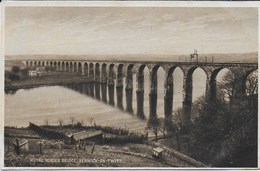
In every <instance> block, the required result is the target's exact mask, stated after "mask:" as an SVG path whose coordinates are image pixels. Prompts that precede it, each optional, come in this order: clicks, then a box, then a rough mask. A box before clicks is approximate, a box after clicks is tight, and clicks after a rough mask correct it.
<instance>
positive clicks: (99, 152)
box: [4, 126, 178, 167]
mask: <svg viewBox="0 0 260 171" xmlns="http://www.w3.org/2000/svg"><path fill="white" fill-rule="evenodd" d="M57 128H59V129H62V127H59V126H57ZM65 129H66V128H65ZM14 137H17V138H26V139H27V140H28V144H29V152H28V153H27V154H21V155H17V154H16V153H15V151H14V147H13V142H14V140H15V138H14ZM40 142H41V150H40V146H39V143H40ZM93 149H94V150H93ZM92 150H93V152H92ZM4 153H5V161H4V163H5V166H6V167H19V166H21V167H169V166H175V164H176V166H177V165H178V164H177V163H172V164H171V165H169V164H166V163H164V162H161V161H159V160H155V159H154V158H153V157H152V150H151V147H150V146H148V145H147V144H132V143H128V144H120V145H119V144H117V145H114V144H96V145H95V146H94V147H93V145H91V144H89V145H87V146H86V148H85V149H78V148H77V147H76V145H67V144H65V143H64V142H62V141H59V140H53V139H48V138H45V137H41V136H39V135H38V134H37V133H35V132H34V131H32V130H30V129H29V128H11V127H9V128H8V127H6V128H5V149H4Z"/></svg>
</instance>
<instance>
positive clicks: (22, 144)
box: [13, 138, 29, 155]
mask: <svg viewBox="0 0 260 171" xmlns="http://www.w3.org/2000/svg"><path fill="white" fill-rule="evenodd" d="M13 145H14V150H15V152H16V154H17V155H20V154H26V153H28V152H29V144H28V140H27V139H19V138H16V139H15V141H14V143H13Z"/></svg>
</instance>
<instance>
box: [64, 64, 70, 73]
mask: <svg viewBox="0 0 260 171" xmlns="http://www.w3.org/2000/svg"><path fill="white" fill-rule="evenodd" d="M65 66H66V71H67V72H69V71H70V66H69V62H65Z"/></svg>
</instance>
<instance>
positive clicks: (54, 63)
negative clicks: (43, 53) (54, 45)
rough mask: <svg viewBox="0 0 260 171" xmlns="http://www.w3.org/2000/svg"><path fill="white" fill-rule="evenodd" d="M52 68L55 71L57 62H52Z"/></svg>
mask: <svg viewBox="0 0 260 171" xmlns="http://www.w3.org/2000/svg"><path fill="white" fill-rule="evenodd" d="M53 67H54V69H55V70H56V69H57V62H56V61H54V62H53Z"/></svg>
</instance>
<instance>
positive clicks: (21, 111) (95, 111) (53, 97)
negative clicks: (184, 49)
mask: <svg viewBox="0 0 260 171" xmlns="http://www.w3.org/2000/svg"><path fill="white" fill-rule="evenodd" d="M222 75H223V74H222ZM144 76H145V85H144V86H145V98H144V112H145V117H146V119H147V118H148V117H149V95H148V93H149V71H148V69H145V70H144ZM173 77H174V99H173V108H174V109H177V108H178V107H181V104H182V86H183V83H182V79H183V74H182V71H181V70H180V69H179V68H177V69H176V70H175V71H174V73H173ZM133 84H134V89H133V92H134V93H133V109H134V114H129V113H127V112H125V111H122V110H120V109H118V108H117V107H113V106H109V105H107V104H104V103H103V102H101V101H98V100H96V99H93V98H92V97H90V96H88V95H86V94H83V93H79V92H77V91H74V90H72V89H70V88H68V87H62V86H48V87H38V88H32V89H19V90H18V91H16V92H15V93H14V94H5V126H16V127H26V126H28V124H29V122H33V123H36V124H45V123H46V122H48V124H58V123H59V121H62V123H63V124H68V123H71V122H72V118H74V120H75V121H74V122H83V123H85V124H90V123H92V124H93V123H94V122H95V123H96V124H97V125H108V126H114V127H121V128H126V129H129V130H137V131H143V130H144V128H145V127H146V123H147V120H141V119H139V118H137V117H136V93H135V91H136V88H135V85H136V76H135V75H133ZM205 85H206V74H205V73H204V71H203V70H201V69H196V70H195V72H194V74H193V101H194V100H195V99H196V98H198V97H199V96H201V95H203V94H204V93H205ZM163 87H164V71H163V70H162V69H161V68H159V70H158V102H157V116H158V117H163V116H164V88H163ZM114 97H115V104H117V100H116V90H115V96H114ZM107 99H108V98H107ZM123 106H124V109H125V107H126V99H125V92H124V96H123Z"/></svg>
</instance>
